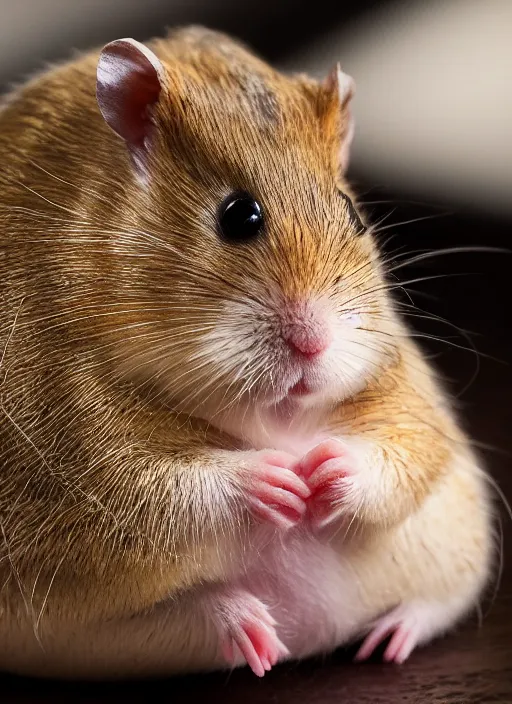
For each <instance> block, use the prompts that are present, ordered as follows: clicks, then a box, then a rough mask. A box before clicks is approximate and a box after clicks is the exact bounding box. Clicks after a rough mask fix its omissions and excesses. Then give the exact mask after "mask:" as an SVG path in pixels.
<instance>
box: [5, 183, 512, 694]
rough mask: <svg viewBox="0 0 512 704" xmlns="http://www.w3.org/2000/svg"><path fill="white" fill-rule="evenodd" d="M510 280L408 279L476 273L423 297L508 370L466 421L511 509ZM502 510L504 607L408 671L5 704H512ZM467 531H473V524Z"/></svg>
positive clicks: (121, 689)
mask: <svg viewBox="0 0 512 704" xmlns="http://www.w3.org/2000/svg"><path fill="white" fill-rule="evenodd" d="M372 195H373V194H372ZM389 209H390V206H385V205H384V206H379V207H378V208H374V211H375V212H374V216H375V217H379V216H380V215H381V214H382V213H383V212H386V210H389ZM424 214H425V207H419V206H418V207H416V206H407V207H398V210H397V211H396V212H395V214H394V215H393V218H394V219H395V220H396V219H400V218H402V219H409V217H411V216H412V217H414V216H416V215H424ZM388 223H389V221H388ZM511 229H512V228H511V227H510V223H508V222H499V221H497V220H492V219H491V218H481V217H480V218H478V217H476V216H465V217H462V216H448V217H444V218H441V219H440V220H433V221H431V222H427V223H417V224H412V225H409V226H407V227H405V228H403V229H401V230H400V232H403V233H404V234H402V235H400V236H398V238H397V239H396V240H395V241H394V242H393V245H394V246H397V247H399V246H406V247H407V248H409V249H410V250H416V249H422V248H423V247H428V248H433V247H434V248H435V247H452V246H454V245H456V244H466V245H467V244H469V245H474V244H479V245H481V244H486V245H501V246H503V245H504V246H507V245H508V232H509V231H511ZM397 232H398V230H397ZM386 234H388V233H386ZM511 269H512V257H511V256H508V255H496V254H494V255H457V256H455V257H451V258H448V257H447V258H445V259H444V260H443V261H442V260H433V261H432V263H431V265H430V266H429V267H427V266H426V265H425V266H422V267H421V269H419V268H417V269H414V270H413V269H411V270H409V271H408V272H407V276H410V277H411V278H414V277H415V276H416V275H417V274H418V273H419V274H420V275H421V274H427V275H428V274H436V273H438V272H439V271H443V272H455V271H456V272H459V273H464V274H465V273H467V272H475V273H474V274H471V275H469V276H462V277H460V278H459V277H457V278H447V279H445V280H441V281H440V282H439V281H436V282H435V283H434V284H432V285H431V286H429V287H428V288H427V285H426V284H425V285H424V291H426V292H428V293H429V294H435V299H430V298H429V299H425V300H423V299H421V305H422V306H423V307H426V308H428V310H430V311H431V312H434V313H436V314H438V315H443V316H445V317H446V318H448V319H449V320H451V321H452V322H454V323H456V324H457V325H459V326H460V327H463V328H466V329H468V328H469V329H471V330H473V331H476V332H477V333H479V337H476V338H475V343H476V346H477V348H478V349H479V350H481V351H482V352H484V353H486V354H490V355H493V356H494V357H496V358H497V359H498V360H499V361H496V360H494V359H488V358H485V357H483V358H480V367H481V368H480V371H479V373H478V376H477V378H476V379H475V380H474V381H473V383H472V384H471V386H470V387H469V389H467V390H466V391H465V392H464V393H463V394H462V396H461V402H460V412H461V415H462V417H463V419H464V421H465V423H466V426H467V427H468V429H469V431H470V432H471V434H472V437H474V438H475V440H476V441H477V442H478V443H482V444H485V445H489V446H492V447H493V448H495V449H488V450H483V454H484V456H485V457H486V460H487V464H488V467H489V470H490V473H491V474H492V476H493V477H494V478H495V479H496V480H497V482H498V483H499V485H500V487H501V489H502V491H503V492H504V493H505V495H507V496H508V497H509V500H512V471H511V470H512V459H511V453H512V435H511V433H510V418H511V417H512V414H511V413H510V405H511V404H512V369H511V366H509V364H508V362H509V361H510V360H511V359H512V340H511V338H512V332H511V330H512V316H511V314H510V309H508V308H507V305H506V301H507V295H508V294H509V290H510V286H511V278H512V277H511V276H510V273H509V271H510V270H511ZM419 300H420V299H418V301H419ZM429 332H430V330H429ZM437 333H438V334H439V333H441V334H443V335H444V336H445V337H450V336H451V335H453V334H454V333H453V332H450V329H449V328H446V329H445V330H444V332H442V331H441V329H438V330H437ZM452 342H455V343H458V344H465V342H464V338H460V337H455V338H452ZM443 348H445V351H444V353H443V354H441V355H440V356H439V357H437V358H436V363H437V364H438V366H439V368H440V369H441V370H442V371H443V372H444V373H445V374H447V375H448V376H450V378H451V379H452V380H453V386H454V389H455V391H460V390H462V389H463V387H464V386H466V385H467V382H468V380H469V379H470V378H471V376H472V373H473V369H474V366H475V361H476V357H475V356H474V355H473V354H471V353H468V352H464V351H462V350H460V349H458V348H455V347H453V346H443V345H441V344H439V345H436V344H433V345H432V351H433V352H434V353H436V354H437V353H439V352H441V351H442V350H443ZM496 510H497V513H499V515H500V516H501V526H502V534H503V543H504V563H505V565H504V570H503V575H502V578H501V584H500V586H499V589H498V593H497V595H493V594H492V590H491V593H490V594H489V596H488V598H487V601H486V603H485V604H484V605H483V607H482V610H483V618H482V623H481V624H479V622H478V618H477V617H476V616H475V617H472V618H471V619H469V620H468V621H467V622H466V623H465V624H464V625H463V626H462V627H460V628H459V629H458V630H457V632H455V633H453V634H451V635H449V636H447V637H446V638H444V639H443V640H440V641H437V642H435V643H433V644H431V645H429V646H427V647H425V648H424V649H421V650H419V651H416V652H415V653H413V655H412V656H411V658H410V660H409V661H408V662H407V663H405V664H404V665H402V666H392V665H383V664H381V663H379V662H378V661H374V662H370V663H367V664H361V665H354V664H352V663H351V662H350V655H351V652H346V651H339V652H337V653H335V654H333V655H331V656H329V657H327V658H325V659H324V660H320V659H318V660H311V661H307V662H303V663H301V664H285V665H283V666H281V667H278V668H276V669H275V670H274V671H273V672H271V673H269V674H268V675H267V676H266V677H265V678H264V679H263V680H259V679H257V678H256V677H254V676H253V675H252V674H251V673H250V672H248V671H246V670H244V671H237V672H234V673H232V674H230V675H226V674H218V675H212V676H194V677H187V678H182V679H181V678H180V679H173V680H166V681H164V682H149V683H148V682H141V683H130V684H124V685H122V684H108V685H102V684H94V685H91V684H85V685H83V684H70V683H59V682H55V683H54V682H37V681H31V680H25V679H20V678H15V677H9V676H4V677H3V678H0V702H1V703H2V704H10V703H11V702H12V703H13V704H14V703H16V704H20V703H27V704H28V703H31V702H41V703H42V702H48V704H49V703H51V704H60V703H63V702H76V703H77V704H81V703H82V702H83V703H84V704H85V702H87V703H89V702H98V703H100V704H103V702H105V703H106V702H123V703H124V704H128V703H130V702H134V703H135V702H137V703H139V702H153V701H154V702H165V701H169V702H181V701H183V702H187V704H195V703H196V702H205V701H207V702H209V701H220V702H223V703H224V704H231V703H233V704H235V703H236V704H253V703H256V702H268V703H269V704H288V703H289V704H330V703H334V702H336V703H337V704H352V703H353V704H366V703H367V702H370V703H371V704H381V703H382V704H399V703H400V704H402V703H403V704H405V703H408V702H410V703H411V704H420V703H422V702H429V703H431V704H435V703H439V704H441V703H443V704H448V703H449V704H467V703H470V702H471V703H476V702H486V703H491V702H496V703H497V704H498V703H499V704H512V551H511V544H512V518H511V517H510V516H509V515H507V512H506V510H505V509H504V508H503V506H501V508H500V502H499V501H497V502H496ZM467 520H468V521H471V516H468V518H467ZM498 533H499V531H498ZM496 580H497V578H496V579H494V581H493V585H494V586H496ZM352 653H353V651H352Z"/></svg>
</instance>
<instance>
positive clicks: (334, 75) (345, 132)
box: [321, 64, 355, 177]
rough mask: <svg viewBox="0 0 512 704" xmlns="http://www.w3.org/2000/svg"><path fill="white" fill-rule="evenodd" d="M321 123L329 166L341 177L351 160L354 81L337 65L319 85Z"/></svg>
mask: <svg viewBox="0 0 512 704" xmlns="http://www.w3.org/2000/svg"><path fill="white" fill-rule="evenodd" d="M321 91H322V101H321V104H322V109H321V112H322V115H321V118H322V121H323V124H324V129H325V133H326V135H327V138H328V140H329V148H330V149H331V154H332V160H333V161H332V165H333V168H334V170H335V173H336V175H337V176H338V177H341V176H343V175H344V173H345V172H346V170H347V168H348V164H349V160H350V147H351V145H352V140H353V138H354V117H353V115H352V109H351V102H352V97H353V95H354V92H355V83H354V80H353V79H352V78H351V77H350V76H347V74H346V73H343V71H342V70H341V68H340V65H339V64H336V66H334V68H333V69H332V70H331V72H330V73H329V75H328V76H327V78H326V79H325V80H324V82H323V83H322V86H321Z"/></svg>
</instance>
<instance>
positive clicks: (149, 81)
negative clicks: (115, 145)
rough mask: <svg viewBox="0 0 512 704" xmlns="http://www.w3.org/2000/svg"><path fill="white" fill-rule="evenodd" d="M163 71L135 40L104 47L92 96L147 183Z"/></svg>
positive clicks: (117, 42) (156, 59) (144, 47)
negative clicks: (156, 105)
mask: <svg viewBox="0 0 512 704" xmlns="http://www.w3.org/2000/svg"><path fill="white" fill-rule="evenodd" d="M164 75H165V71H164V68H163V66H162V64H161V63H160V61H159V59H158V58H157V57H156V56H155V54H154V53H153V52H152V51H151V50H150V49H148V48H147V47H146V46H144V44H140V43H139V42H137V41H135V39H118V40H117V41H114V42H110V44H107V45H106V46H105V47H104V48H103V50H102V52H101V54H100V58H99V61H98V67H97V81H96V97H97V100H98V105H99V108H100V111H101V114H102V115H103V117H104V119H105V122H106V123H107V125H109V127H111V128H112V129H113V130H114V132H116V133H117V134H118V135H119V136H120V137H122V138H123V139H124V140H125V142H126V145H127V147H128V150H129V152H130V155H131V157H132V159H133V162H134V165H135V169H136V172H137V176H138V177H139V179H141V180H142V181H144V182H146V181H147V155H148V150H149V148H150V141H151V140H150V138H151V131H152V129H153V122H152V119H151V108H152V106H153V105H155V104H156V103H157V102H158V99H159V97H160V93H161V90H162V86H163V81H164Z"/></svg>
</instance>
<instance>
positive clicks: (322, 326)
mask: <svg viewBox="0 0 512 704" xmlns="http://www.w3.org/2000/svg"><path fill="white" fill-rule="evenodd" d="M280 317H281V336H282V338H283V340H284V341H285V342H286V344H287V345H288V347H289V348H290V349H291V350H292V352H293V353H294V354H297V355H299V356H301V357H305V358H307V359H311V358H315V357H318V356H320V355H321V354H322V353H324V352H326V351H327V350H328V348H329V347H330V345H331V343H332V339H333V333H332V329H331V325H330V324H329V320H328V317H327V314H326V311H325V310H324V307H323V306H322V305H321V304H320V303H319V302H317V301H289V302H285V303H284V305H283V309H282V311H281V314H280Z"/></svg>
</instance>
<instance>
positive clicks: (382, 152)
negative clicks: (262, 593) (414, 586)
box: [0, 0, 512, 704]
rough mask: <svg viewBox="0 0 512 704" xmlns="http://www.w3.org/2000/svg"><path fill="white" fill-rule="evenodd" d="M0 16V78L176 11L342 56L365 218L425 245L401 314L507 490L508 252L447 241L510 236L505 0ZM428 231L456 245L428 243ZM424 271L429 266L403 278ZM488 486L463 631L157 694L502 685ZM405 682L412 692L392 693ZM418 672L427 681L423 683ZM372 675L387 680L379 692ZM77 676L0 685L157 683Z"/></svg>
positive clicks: (492, 691) (511, 74) (332, 58)
mask: <svg viewBox="0 0 512 704" xmlns="http://www.w3.org/2000/svg"><path fill="white" fill-rule="evenodd" d="M0 19H1V22H0V86H1V88H2V89H3V90H6V89H7V87H8V85H9V84H11V83H12V82H19V81H20V80H23V78H24V77H26V76H27V75H30V74H31V73H33V72H35V71H38V70H40V69H41V68H42V67H43V66H44V65H45V63H47V62H51V61H56V60H60V59H64V58H67V57H69V56H70V54H71V52H72V50H73V49H80V50H84V49H87V48H90V47H93V46H95V45H100V44H103V43H106V42H108V41H110V40H112V39H116V38H120V37H123V36H132V37H134V38H136V39H138V40H140V41H144V39H147V38H150V37H152V36H154V35H161V34H163V33H164V31H165V28H166V27H167V26H173V25H180V24H181V25H183V24H188V23H192V22H193V23H201V24H206V25H209V26H210V27H213V28H219V29H222V30H224V31H227V32H230V33H232V34H234V35H236V36H238V37H239V38H241V39H243V40H245V41H246V42H247V43H248V44H249V45H250V46H252V47H253V48H254V49H255V50H256V51H257V52H258V53H260V54H261V55H262V56H263V57H265V58H266V59H268V60H269V61H271V62H272V63H274V64H275V65H277V66H279V67H281V68H283V69H284V70H288V71H295V70H299V71H308V72H310V73H312V74H314V75H317V76H322V75H325V73H326V72H327V71H328V69H329V68H330V67H331V65H332V64H334V63H335V62H336V61H340V63H341V65H342V68H343V69H344V70H345V71H346V72H347V73H350V74H351V75H352V76H353V77H354V78H355V80H356V84H357V95H356V101H355V115H356V121H357V125H358V129H357V133H356V140H355V145H354V150H353V162H352V166H351V178H352V180H353V182H354V183H355V185H356V187H357V189H358V191H359V193H360V195H361V200H362V202H364V203H366V204H367V205H366V208H367V211H368V213H369V214H370V216H371V218H372V219H374V221H378V220H379V221H381V226H380V230H381V239H382V246H383V249H384V250H385V251H386V252H389V253H390V252H392V251H401V252H402V254H408V253H410V254H411V256H414V254H415V253H417V252H418V251H422V252H425V251H428V252H431V253H436V255H439V256H435V257H432V258H431V259H426V260H424V261H422V262H419V263H417V264H414V265H410V266H407V267H404V268H403V269H401V270H399V271H398V272H397V274H398V275H399V278H400V279H401V280H402V281H403V282H404V287H405V288H406V289H407V290H408V295H409V296H410V297H411V298H407V297H404V298H403V300H404V302H406V303H408V304H411V305H412V304H414V305H415V306H416V308H412V307H411V308H409V313H410V314H411V315H410V316H409V320H410V323H411V325H413V326H414V329H415V331H416V334H418V335H420V336H421V341H422V343H423V344H424V346H425V347H426V349H427V351H428V353H429V354H430V355H432V357H433V358H434V363H435V364H436V365H437V368H438V369H439V371H440V373H441V374H442V375H443V376H444V377H445V378H446V379H447V383H448V384H450V385H451V387H452V389H453V392H454V394H455V396H456V398H457V404H458V407H459V409H460V414H461V417H462V418H463V422H464V423H465V425H466V427H467V428H468V429H469V431H470V432H471V433H472V436H473V437H474V439H475V444H476V445H477V447H478V448H480V451H481V452H482V454H483V455H484V457H485V458H486V460H487V463H488V466H489V468H490V472H491V474H492V476H493V477H494V478H495V480H496V482H497V483H498V486H499V487H500V488H501V491H502V492H503V493H504V496H505V497H507V496H508V498H509V501H510V500H511V497H512V479H511V471H510V470H511V467H512V460H511V458H510V453H511V452H512V440H511V433H510V418H511V416H512V414H511V413H510V399H511V398H512V373H511V368H510V365H509V362H510V360H511V358H512V355H511V352H512V341H511V322H512V320H511V315H510V309H509V307H508V301H509V298H510V295H509V289H510V286H511V277H510V274H509V270H510V268H511V265H512V257H511V256H510V254H508V253H496V252H495V253H492V252H489V253H476V252H464V251H462V249H464V248H475V247H482V246H486V247H499V248H504V249H506V250H509V249H511V242H510V233H511V226H512V198H511V191H512V80H511V78H512V41H511V36H512V2H511V0H485V2H483V1H482V0H429V2H423V1H422V0H417V1H413V0H408V1H406V2H392V1H388V2H386V1H384V0H380V1H373V2H372V1H371V0H351V1H350V0H347V1H346V2H335V1H334V0H315V1H314V2H306V1H303V0H295V1H293V2H292V1H290V2H285V1H284V0H281V1H280V0H243V1H242V2H241V1H240V0H190V1H187V0H16V2H12V1H11V0H0ZM444 248H461V249H460V251H458V252H456V253H452V254H449V255H442V254H441V250H442V249H444ZM422 277H436V278H432V279H429V280H426V281H416V279H418V278H422ZM409 280H414V283H411V284H408V283H407V281H409ZM438 318H442V319H443V320H446V321H448V322H443V321H440V320H439V319H438ZM499 504H500V501H497V511H498V512H499V513H500V515H501V520H502V526H503V529H502V533H503V536H504V545H505V556H506V559H505V571H504V577H503V583H502V584H503V586H502V588H501V591H500V592H499V595H498V598H497V600H496V601H495V603H494V607H493V609H492V610H491V612H490V614H489V615H488V616H486V618H485V619H484V627H483V629H482V630H481V631H479V633H480V635H479V636H477V629H476V625H475V623H474V622H473V623H471V624H469V625H468V627H467V630H466V631H463V632H462V635H460V636H453V637H452V638H451V639H450V638H449V639H447V640H446V641H442V642H440V643H438V644H437V645H433V646H432V647H431V648H428V649H426V650H425V651H422V652H421V653H420V654H418V655H417V656H415V657H416V659H414V658H413V660H412V661H411V664H409V665H407V668H409V669H407V670H405V671H403V672H407V673H408V674H407V675H406V676H405V675H396V674H395V675H393V674H392V673H391V672H390V670H389V669H386V670H380V669H378V666H376V667H377V669H375V670H371V669H367V670H365V671H364V672H365V674H364V675H362V674H361V671H360V670H354V669H343V667H342V665H341V664H340V663H338V662H337V660H336V657H335V659H334V660H333V661H332V662H331V666H330V667H327V668H326V667H325V666H322V665H319V666H318V669H315V667H314V666H311V665H307V664H306V665H304V666H302V669H300V668H299V670H292V671H290V670H285V671H284V674H283V673H282V672H281V674H280V672H279V670H278V672H277V673H275V674H274V673H272V675H271V678H266V682H265V684H264V685H263V684H260V683H258V687H256V684H255V683H254V681H253V680H252V679H251V678H250V677H247V674H246V673H237V674H236V675H234V676H233V680H232V682H231V686H227V687H226V681H225V678H224V676H221V677H217V678H213V679H209V678H206V679H205V681H204V684H203V681H202V680H201V682H200V683H199V684H198V683H197V682H195V683H194V684H193V685H192V684H191V682H190V680H186V681H184V682H182V683H181V684H179V685H174V684H173V685H166V687H167V686H168V687H169V694H170V695H171V694H172V695H173V696H172V697H171V700H172V701H181V699H182V698H183V699H185V698H187V701H188V702H195V701H204V696H205V692H206V689H204V687H206V688H208V687H210V688H211V689H209V690H208V692H209V695H213V694H215V696H217V695H220V696H221V699H222V700H223V701H226V702H239V701H241V699H242V698H243V697H245V698H246V699H247V702H248V704H249V702H253V701H272V702H288V701H290V702H291V701H293V702H294V704H297V701H298V700H299V701H304V702H308V703H309V702H330V701H333V702H334V701H340V702H342V701H343V702H345V701H346V702H352V701H354V702H356V701H357V702H366V701H372V702H374V703H376V702H379V701H382V702H384V701H386V702H388V701H389V702H398V701H401V702H402V701H403V702H406V701H411V702H413V701H414V702H420V701H429V702H437V701H439V702H447V701H451V702H460V703H462V702H464V703H466V702H472V701H475V702H477V701H478V702H483V701H485V702H491V701H496V702H500V704H506V703H507V702H512V690H511V689H507V687H508V686H509V685H507V682H508V683H511V682H512V587H511V584H512V577H511V569H510V567H507V564H508V563H510V560H511V559H512V553H511V550H510V544H511V543H512V540H511V537H512V530H511V523H512V519H511V516H509V515H508V513H507V510H506V509H505V508H504V507H503V506H502V508H501V509H500V508H499ZM469 520H471V517H470V516H468V521H469ZM482 633H483V635H481V634H482ZM485 653H490V655H485ZM486 658H487V659H486ZM489 658H490V659H489ZM334 665H335V667H334ZM322 668H323V669H322ZM340 668H341V669H340ZM443 668H445V669H443ZM446 668H448V670H449V673H450V674H447V671H446ZM358 672H359V675H358V674H357V673H358ZM455 672H461V673H462V674H461V675H460V677H461V678H462V680H460V681H459V680H457V677H458V676H459V675H457V676H455V675H454V673H455ZM411 673H412V674H411ZM443 673H444V674H443ZM301 678H302V679H301ZM461 682H463V683H465V685H464V686H466V687H467V689H465V690H464V687H463V688H462V689H461ZM418 683H419V684H418ZM436 683H437V684H436ZM439 683H441V684H439ZM416 684H418V687H419V689H418V692H419V691H420V690H421V691H422V692H423V694H422V695H420V694H418V693H416V694H415V695H412V696H413V698H411V699H409V698H407V692H411V691H413V690H414V687H415V686H416ZM1 685H2V681H0V686H1ZM510 686H512V685H510ZM176 687H177V689H176ZM429 687H434V689H435V687H438V688H439V687H440V689H436V692H437V691H438V693H439V698H436V695H435V694H433V692H434V689H429ZM443 687H444V688H443ZM386 690H387V691H389V692H390V694H389V697H390V698H389V699H387V698H382V699H381V698H379V697H380V696H382V697H385V695H384V694H382V692H383V691H386ZM463 690H464V691H463ZM80 691H81V692H82V694H81V695H80V696H79V691H78V690H77V689H75V688H69V687H64V688H62V687H61V686H60V685H59V686H57V687H50V688H49V689H48V688H46V689H45V688H43V689H38V688H37V687H36V686H34V685H32V684H29V683H26V682H23V681H19V680H11V679H6V680H5V681H4V684H3V688H2V689H0V692H3V694H0V701H2V702H3V701H6V702H7V701H13V702H14V701H24V702H29V701H48V702H50V701H51V702H56V701H59V702H60V701H62V702H64V701H66V702H67V701H100V700H101V701H113V700H117V697H119V701H121V699H122V700H123V701H125V702H127V701H137V702H138V701H159V700H160V699H159V698H158V697H157V695H156V693H155V692H156V690H155V689H151V690H146V689H145V688H142V690H137V689H133V690H130V691H128V690H126V691H124V690H123V693H119V691H118V690H116V689H115V688H114V689H112V688H109V689H108V690H105V692H106V694H105V698H103V696H101V697H100V694H99V692H100V691H101V690H98V689H94V688H92V689H86V690H80ZM414 691H416V690H414ZM91 692H92V694H91ZM116 692H117V694H116ZM137 692H139V693H137ZM141 692H147V694H141ZM150 692H153V694H150ZM176 692H178V695H176ZM251 692H252V694H251ZM377 692H381V694H377ZM426 692H427V694H425V693H426ZM428 692H430V694H428ZM461 692H462V694H461ZM464 692H465V694H464ZM180 693H181V694H180ZM342 695H343V696H342ZM176 696H178V699H176ZM423 696H426V698H422V697H423ZM340 697H342V698H340ZM351 697H355V698H351ZM366 697H368V698H366ZM450 697H451V698H450ZM214 698H215V697H214Z"/></svg>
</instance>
